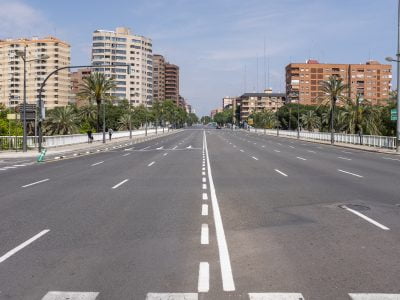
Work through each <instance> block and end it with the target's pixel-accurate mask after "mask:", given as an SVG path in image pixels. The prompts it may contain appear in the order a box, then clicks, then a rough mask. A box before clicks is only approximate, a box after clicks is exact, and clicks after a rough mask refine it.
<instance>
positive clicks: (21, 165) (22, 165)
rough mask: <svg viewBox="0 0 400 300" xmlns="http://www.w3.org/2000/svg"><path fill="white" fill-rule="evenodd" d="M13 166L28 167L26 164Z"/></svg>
mask: <svg viewBox="0 0 400 300" xmlns="http://www.w3.org/2000/svg"><path fill="white" fill-rule="evenodd" d="M13 167H26V165H13Z"/></svg>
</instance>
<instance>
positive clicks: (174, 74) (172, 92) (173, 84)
mask: <svg viewBox="0 0 400 300" xmlns="http://www.w3.org/2000/svg"><path fill="white" fill-rule="evenodd" d="M165 99H166V100H172V101H174V102H175V103H176V105H179V67H178V66H177V65H174V64H170V63H166V64H165Z"/></svg>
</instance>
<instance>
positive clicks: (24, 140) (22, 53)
mask: <svg viewBox="0 0 400 300" xmlns="http://www.w3.org/2000/svg"><path fill="white" fill-rule="evenodd" d="M26 49H27V45H25V47H24V50H23V51H22V50H16V51H15V55H16V56H17V57H20V58H21V59H22V60H23V62H24V100H23V107H22V123H23V137H22V151H23V152H26V151H27V150H28V146H27V144H28V143H27V135H28V134H27V123H26V63H28V62H33V61H42V60H47V59H49V56H48V55H45V54H41V55H40V56H39V57H37V58H34V59H30V60H27V59H26V56H27V53H26Z"/></svg>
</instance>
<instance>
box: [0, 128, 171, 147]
mask: <svg viewBox="0 0 400 300" xmlns="http://www.w3.org/2000/svg"><path fill="white" fill-rule="evenodd" d="M163 132H168V128H164V129H163V128H162V127H161V128H158V129H157V133H158V134H161V133H163ZM147 134H148V135H155V134H156V129H154V128H152V129H147ZM92 135H93V141H94V142H96V141H102V140H103V133H102V132H99V133H93V134H92ZM138 135H145V129H139V130H132V136H138ZM129 136H130V132H129V131H114V132H113V134H112V139H118V138H125V137H129ZM106 139H107V140H108V139H109V136H108V133H107V132H106ZM87 142H88V135H87V134H71V135H54V136H43V144H42V145H43V147H44V148H51V147H58V146H65V145H73V144H82V143H87ZM27 145H28V148H37V146H38V137H37V136H28V137H27ZM21 149H22V136H0V151H2V150H16V151H17V150H21Z"/></svg>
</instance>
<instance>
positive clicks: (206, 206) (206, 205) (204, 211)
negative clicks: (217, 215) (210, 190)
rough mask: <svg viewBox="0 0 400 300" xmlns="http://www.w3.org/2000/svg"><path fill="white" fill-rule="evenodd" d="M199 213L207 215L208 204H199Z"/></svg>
mask: <svg viewBox="0 0 400 300" xmlns="http://www.w3.org/2000/svg"><path fill="white" fill-rule="evenodd" d="M201 215H202V216H208V204H202V205H201Z"/></svg>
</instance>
